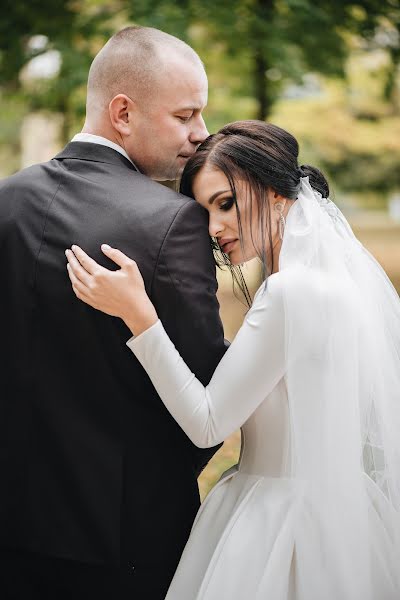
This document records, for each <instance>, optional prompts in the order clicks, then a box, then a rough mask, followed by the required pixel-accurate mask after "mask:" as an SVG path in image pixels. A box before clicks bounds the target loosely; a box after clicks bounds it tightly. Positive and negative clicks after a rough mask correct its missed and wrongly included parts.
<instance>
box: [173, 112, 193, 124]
mask: <svg viewBox="0 0 400 600" xmlns="http://www.w3.org/2000/svg"><path fill="white" fill-rule="evenodd" d="M176 117H177V118H178V119H179V120H180V121H182V123H187V122H188V121H190V119H191V118H192V117H193V113H191V114H189V115H176Z"/></svg>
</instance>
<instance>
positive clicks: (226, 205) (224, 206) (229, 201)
mask: <svg viewBox="0 0 400 600" xmlns="http://www.w3.org/2000/svg"><path fill="white" fill-rule="evenodd" d="M233 204H234V201H233V198H224V199H223V201H222V202H221V204H220V205H219V208H220V210H224V211H228V210H230V209H231V208H232V206H233Z"/></svg>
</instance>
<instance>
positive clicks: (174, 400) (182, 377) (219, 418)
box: [127, 274, 285, 448]
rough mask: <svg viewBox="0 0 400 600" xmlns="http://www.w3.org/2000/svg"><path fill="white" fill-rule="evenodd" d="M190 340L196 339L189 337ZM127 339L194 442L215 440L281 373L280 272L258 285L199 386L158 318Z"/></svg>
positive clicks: (250, 408) (251, 408)
mask: <svg viewBox="0 0 400 600" xmlns="http://www.w3.org/2000/svg"><path fill="white" fill-rule="evenodd" d="M193 343H196V342H195V340H193ZM127 345H128V346H129V348H130V349H131V350H132V352H133V353H134V354H135V355H136V357H137V359H138V360H139V361H140V363H141V364H142V366H143V367H144V369H145V370H146V371H147V373H148V375H149V377H150V379H151V381H152V383H153V385H154V387H155V389H156V390H157V393H158V394H159V396H160V398H161V400H162V401H163V402H164V404H165V406H166V407H167V409H168V410H169V412H170V413H171V415H172V416H173V417H174V419H175V420H176V421H177V422H178V424H179V425H180V426H181V427H182V429H183V430H184V431H185V433H186V434H187V435H188V437H189V438H190V439H191V440H192V442H193V443H194V444H196V445H197V446H198V447H201V448H207V447H210V446H214V445H215V444H217V443H219V442H221V441H223V440H224V439H225V438H226V437H228V436H229V435H230V434H231V433H232V432H233V431H235V430H236V429H238V428H239V427H240V426H241V425H243V423H245V421H246V420H247V419H248V418H249V416H250V415H251V414H252V413H253V412H254V411H255V409H256V408H257V406H258V405H259V404H260V403H261V402H262V401H263V400H264V399H265V398H266V396H267V395H268V394H269V393H270V392H271V391H272V390H273V388H274V387H275V386H276V385H277V383H278V382H279V381H280V379H281V378H282V376H283V374H284V366H285V350H284V310H283V302H282V293H281V286H280V284H279V274H276V275H273V276H271V277H270V278H269V279H268V285H267V288H266V289H265V290H264V288H262V289H260V290H259V292H258V293H257V295H256V298H255V300H254V303H253V306H252V307H251V309H250V310H249V312H248V313H247V315H246V318H245V320H244V322H243V325H242V327H241V328H240V330H239V332H238V333H237V335H236V337H235V339H234V341H233V343H232V344H231V346H230V347H229V349H228V350H227V352H226V354H225V355H224V357H223V358H222V360H221V362H220V363H219V364H218V366H217V368H216V370H215V372H214V375H213V376H212V379H211V381H210V383H209V384H208V385H207V386H206V387H204V386H203V385H202V383H201V382H200V381H199V380H198V379H196V377H195V376H194V375H193V373H192V372H191V371H190V369H189V368H188V367H187V365H186V364H185V362H184V361H183V359H182V358H181V356H180V354H179V353H178V351H177V350H176V348H175V347H174V345H173V343H172V342H171V340H170V339H169V337H168V335H167V333H166V332H165V330H164V328H163V326H162V323H161V321H157V323H155V324H154V325H153V326H152V327H150V328H149V329H147V330H146V331H145V332H144V333H142V334H141V335H140V336H138V337H133V338H131V339H130V340H129V341H128V342H127Z"/></svg>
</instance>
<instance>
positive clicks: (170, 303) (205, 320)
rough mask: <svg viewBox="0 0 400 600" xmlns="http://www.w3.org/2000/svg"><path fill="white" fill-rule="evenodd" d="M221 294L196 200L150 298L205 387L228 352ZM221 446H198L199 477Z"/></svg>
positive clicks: (168, 242) (186, 210)
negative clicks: (206, 447) (220, 304)
mask: <svg viewBox="0 0 400 600" xmlns="http://www.w3.org/2000/svg"><path fill="white" fill-rule="evenodd" d="M216 292H217V281H216V276H215V262H214V257H213V253H212V249H211V243H210V237H209V234H208V217H207V213H206V211H205V210H204V209H203V208H202V207H201V206H200V205H199V204H197V203H196V202H195V201H194V200H193V201H188V202H187V203H186V204H184V205H183V206H182V208H180V210H179V211H178V213H177V215H176V216H175V219H174V221H173V223H172V224H171V226H170V228H169V231H168V232H167V235H166V237H165V239H164V242H163V244H162V247H161V249H160V253H159V257H158V261H157V266H156V269H155V273H154V277H153V282H152V285H151V290H150V296H151V298H152V301H153V302H154V305H155V307H156V310H157V312H158V315H159V317H160V319H161V321H162V323H163V325H164V328H165V330H166V331H167V333H168V335H169V336H170V338H171V340H172V341H173V343H174V344H175V347H176V348H177V349H178V351H179V353H180V355H181V356H182V357H183V359H184V360H185V362H186V364H187V365H188V366H189V368H190V369H191V370H192V372H193V373H195V375H196V377H197V378H198V379H199V380H200V381H201V382H202V383H203V385H207V384H208V382H209V381H210V379H211V377H212V374H213V373H214V371H215V368H216V366H217V365H218V363H219V362H220V360H221V358H222V356H223V354H224V352H225V350H226V346H225V342H224V335H223V327H222V323H221V319H220V316H219V304H218V300H217V297H216ZM219 447H220V446H216V447H213V448H208V449H199V448H196V447H195V446H194V445H193V457H194V458H193V461H194V467H195V470H196V472H197V474H200V472H201V470H202V469H203V468H204V466H205V465H206V464H207V462H208V461H209V460H210V458H211V457H212V456H213V454H215V452H216V451H217V450H218V448H219Z"/></svg>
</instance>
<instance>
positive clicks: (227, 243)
mask: <svg viewBox="0 0 400 600" xmlns="http://www.w3.org/2000/svg"><path fill="white" fill-rule="evenodd" d="M237 241H238V240H237V239H235V238H221V239H220V240H218V244H219V247H220V248H221V250H222V252H224V253H225V254H229V252H231V251H232V250H233V247H234V246H235V244H236V242H237Z"/></svg>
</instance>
